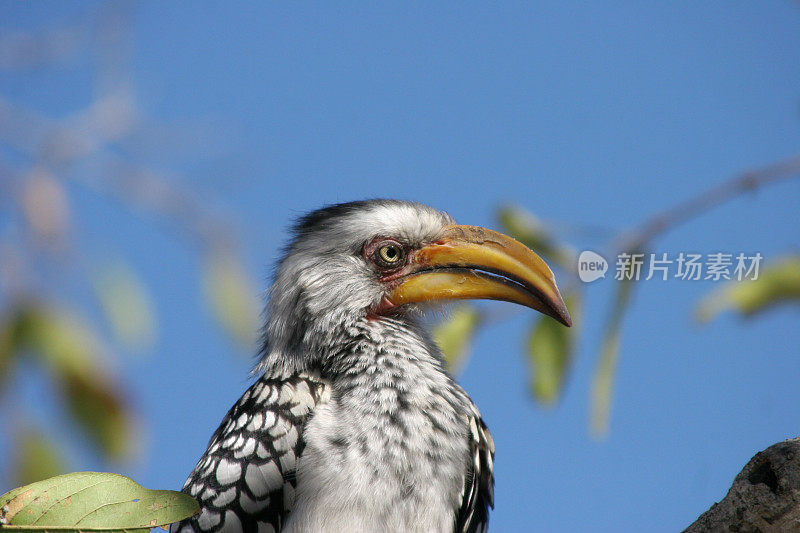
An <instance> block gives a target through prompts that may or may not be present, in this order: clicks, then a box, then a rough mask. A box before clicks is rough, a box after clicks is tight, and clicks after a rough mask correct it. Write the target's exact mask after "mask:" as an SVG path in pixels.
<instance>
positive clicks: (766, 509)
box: [684, 438, 800, 533]
mask: <svg viewBox="0 0 800 533" xmlns="http://www.w3.org/2000/svg"><path fill="white" fill-rule="evenodd" d="M709 531H715V532H716V531H720V532H722V531H737V532H740V533H745V532H750V533H755V532H762V531H763V532H764V533H767V532H773V531H800V438H796V439H791V440H787V441H784V442H779V443H778V444H773V445H772V446H770V447H769V448H767V449H766V450H764V451H763V452H759V453H757V454H756V456H755V457H753V458H752V459H750V462H749V463H747V465H745V467H744V468H743V469H742V471H741V472H739V475H738V476H736V479H734V480H733V485H732V486H731V488H730V490H729V491H728V494H727V496H725V498H724V499H723V500H722V501H721V502H719V503H715V504H714V505H712V506H711V509H709V510H708V511H706V512H705V513H703V514H702V515H701V516H700V518H698V519H697V521H696V522H695V523H694V524H692V525H691V526H689V527H688V528H687V529H686V531H685V532H684V533H700V532H709Z"/></svg>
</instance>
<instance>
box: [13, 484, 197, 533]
mask: <svg viewBox="0 0 800 533" xmlns="http://www.w3.org/2000/svg"><path fill="white" fill-rule="evenodd" d="M0 505H2V506H3V507H2V511H0V520H2V521H4V522H3V523H4V524H5V525H3V526H2V528H0V529H2V530H4V531H5V530H7V531H30V530H36V531H45V530H47V531H52V530H53V529H55V528H57V530H58V531H93V532H97V531H122V530H127V531H135V532H137V533H139V532H141V533H147V532H148V531H149V530H150V528H153V527H158V526H164V525H167V524H171V523H173V522H178V521H180V520H183V519H184V518H188V517H190V516H192V515H193V514H195V513H197V511H198V510H199V505H198V503H197V502H196V501H195V500H194V498H192V497H191V496H189V495H188V494H183V493H181V492H175V491H171V490H149V489H146V488H144V487H142V486H141V485H139V484H138V483H136V482H135V481H133V480H131V479H129V478H127V477H125V476H121V475H119V474H107V473H99V472H73V473H71V474H64V475H62V476H56V477H52V478H50V479H46V480H44V481H39V482H36V483H32V484H30V485H26V486H24V487H20V488H17V489H14V490H12V491H10V492H7V493H6V494H4V495H3V496H0ZM15 526H16V527H15Z"/></svg>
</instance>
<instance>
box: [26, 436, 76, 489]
mask: <svg viewBox="0 0 800 533" xmlns="http://www.w3.org/2000/svg"><path fill="white" fill-rule="evenodd" d="M14 466H15V470H16V479H17V483H21V484H23V485H25V484H27V483H33V482H34V481H39V480H42V479H46V478H49V477H52V476H55V475H57V474H60V473H62V472H63V471H64V470H65V468H64V458H63V457H62V456H61V453H60V452H59V451H58V448H57V447H56V446H55V445H54V444H53V443H52V442H51V441H50V440H48V439H47V438H46V437H45V436H44V435H42V434H41V433H39V432H38V431H34V430H31V429H27V430H25V431H23V432H22V434H21V436H20V438H19V442H18V443H17V457H16V464H15V465H14Z"/></svg>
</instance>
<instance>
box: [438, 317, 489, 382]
mask: <svg viewBox="0 0 800 533" xmlns="http://www.w3.org/2000/svg"><path fill="white" fill-rule="evenodd" d="M480 322H481V314H480V312H479V311H478V310H477V309H475V308H474V307H472V306H470V305H457V306H455V307H453V309H452V311H451V313H450V316H449V317H447V319H445V320H443V321H442V322H439V323H438V324H437V325H435V326H434V327H433V328H432V334H433V339H434V340H435V341H436V344H437V345H438V346H439V349H440V350H442V354H443V355H444V360H445V362H446V363H447V368H448V369H450V371H451V372H456V371H457V370H458V369H459V368H461V365H463V363H464V360H465V356H466V353H467V351H468V349H469V345H470V342H471V341H472V337H473V336H474V334H475V330H476V329H477V327H478V325H479V324H480Z"/></svg>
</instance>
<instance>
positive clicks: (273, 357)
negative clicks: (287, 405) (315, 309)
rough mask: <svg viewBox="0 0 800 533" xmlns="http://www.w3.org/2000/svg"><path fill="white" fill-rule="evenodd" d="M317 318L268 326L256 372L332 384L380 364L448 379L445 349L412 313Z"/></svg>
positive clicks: (331, 315)
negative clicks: (315, 376) (309, 375)
mask: <svg viewBox="0 0 800 533" xmlns="http://www.w3.org/2000/svg"><path fill="white" fill-rule="evenodd" d="M295 318H296V319H298V318H300V317H295ZM315 318H316V320H313V321H304V320H296V321H295V322H294V323H293V324H290V323H288V322H285V321H281V322H277V323H273V322H271V321H270V322H268V324H267V328H266V334H267V339H266V341H265V343H264V346H263V350H262V359H261V361H260V362H259V364H258V365H257V367H256V369H255V370H254V372H256V373H265V374H269V375H283V376H288V375H292V374H296V373H300V372H320V373H321V374H322V375H323V376H325V377H328V378H331V379H332V378H335V377H337V376H340V375H352V374H353V371H354V369H364V370H369V369H368V367H370V365H374V364H375V363H376V361H378V360H379V361H381V362H382V363H383V364H386V365H389V366H392V365H394V366H397V367H398V368H402V367H404V366H409V367H410V366H414V367H417V368H419V367H425V368H426V369H427V370H428V371H429V372H434V373H436V374H445V375H446V374H447V373H446V371H445V370H444V364H443V360H442V357H441V352H440V351H439V348H438V347H437V346H436V344H435V343H434V342H433V341H432V340H431V338H430V335H429V333H428V332H427V330H426V328H425V327H423V326H422V325H421V324H420V323H419V320H418V319H417V318H416V316H415V315H414V314H412V313H406V314H397V315H395V316H392V317H380V318H374V317H368V316H353V315H349V316H347V317H342V316H337V315H336V313H331V314H329V315H322V316H320V315H317V316H316V317H315ZM370 371H374V369H372V370H370ZM447 377H448V379H449V376H447Z"/></svg>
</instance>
